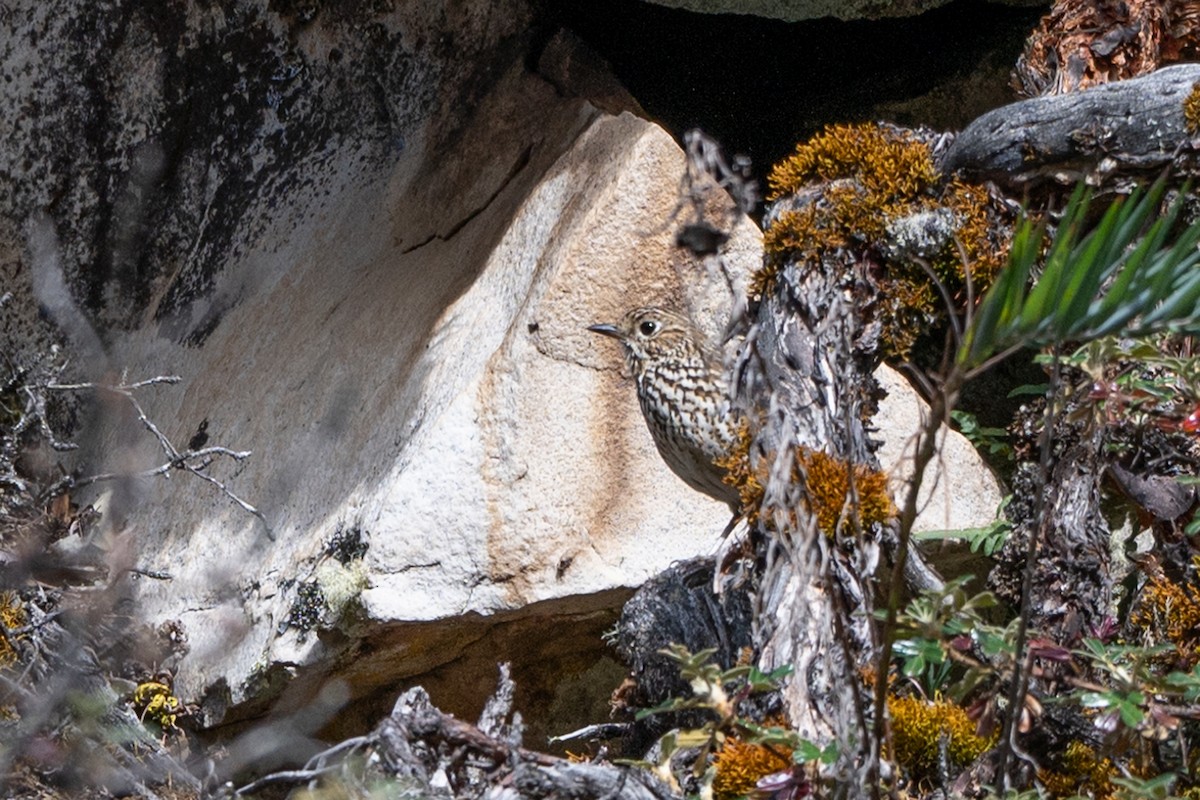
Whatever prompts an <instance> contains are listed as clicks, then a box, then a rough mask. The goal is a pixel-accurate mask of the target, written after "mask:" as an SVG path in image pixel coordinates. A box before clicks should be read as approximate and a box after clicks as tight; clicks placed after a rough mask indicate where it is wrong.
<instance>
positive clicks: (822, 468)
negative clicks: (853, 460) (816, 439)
mask: <svg viewBox="0 0 1200 800" xmlns="http://www.w3.org/2000/svg"><path fill="white" fill-rule="evenodd" d="M797 455H798V462H799V467H800V471H801V472H802V473H803V475H804V486H805V495H806V498H807V501H808V504H809V510H811V511H812V512H813V514H815V515H816V517H817V527H819V528H820V529H821V531H822V532H823V533H824V534H825V535H826V536H833V535H834V534H835V533H836V532H837V529H838V522H839V521H840V520H841V518H842V513H843V512H844V511H845V512H848V513H850V514H853V513H855V512H857V514H858V519H859V522H860V524H861V525H862V527H864V528H867V527H870V526H871V525H873V524H876V523H879V524H882V523H884V522H887V521H888V519H889V518H891V517H892V515H893V514H895V513H896V507H895V506H894V505H893V504H892V498H891V497H890V496H889V495H888V491H887V476H886V475H884V474H883V473H882V472H880V471H878V470H874V469H871V468H870V467H868V466H866V465H865V464H856V465H854V466H853V468H851V467H850V465H849V464H847V463H846V462H845V461H842V460H840V459H837V458H834V457H833V456H831V455H829V454H828V453H824V452H822V451H820V450H809V449H807V448H803V447H802V448H800V450H799V452H798V454H797ZM851 478H853V486H852V485H851ZM852 490H853V492H854V493H855V494H856V495H857V499H858V502H857V504H855V503H850V504H849V506H847V501H848V500H851V499H852V498H851V491H852Z"/></svg>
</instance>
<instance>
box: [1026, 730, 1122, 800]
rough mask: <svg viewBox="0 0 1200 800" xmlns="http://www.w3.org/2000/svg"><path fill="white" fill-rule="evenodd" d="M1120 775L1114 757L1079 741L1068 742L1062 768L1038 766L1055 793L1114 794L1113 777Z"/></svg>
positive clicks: (1104, 797) (1101, 799)
mask: <svg viewBox="0 0 1200 800" xmlns="http://www.w3.org/2000/svg"><path fill="white" fill-rule="evenodd" d="M1116 775H1117V768H1116V766H1114V765H1113V762H1112V761H1111V760H1110V759H1107V758H1100V757H1099V756H1097V755H1096V751H1095V750H1093V749H1092V748H1090V747H1088V746H1087V745H1086V744H1084V743H1083V742H1079V741H1074V742H1071V743H1070V744H1068V745H1067V751H1066V753H1064V754H1063V760H1062V766H1061V768H1060V769H1057V770H1049V769H1042V770H1038V780H1040V781H1041V782H1042V785H1043V786H1045V787H1046V791H1047V792H1049V793H1050V796H1051V797H1077V796H1085V797H1094V798H1096V799H1097V800H1107V798H1111V797H1113V788H1114V787H1113V783H1112V779H1113V778H1114V777H1115V776H1116Z"/></svg>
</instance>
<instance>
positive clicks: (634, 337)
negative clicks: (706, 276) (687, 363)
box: [588, 306, 695, 366]
mask: <svg viewBox="0 0 1200 800" xmlns="http://www.w3.org/2000/svg"><path fill="white" fill-rule="evenodd" d="M588 330H589V331H594V332H595V333H600V334H604V335H605V336H611V337H613V338H614V339H618V340H620V342H621V344H623V345H625V355H626V358H627V359H628V360H629V361H630V363H631V364H632V365H633V366H640V365H643V364H645V363H646V362H647V361H654V360H657V359H660V358H667V357H670V356H677V357H682V356H687V355H689V354H690V353H689V351H691V350H692V349H694V347H695V345H694V343H693V342H692V340H691V325H690V323H689V322H688V320H687V319H686V318H685V317H683V316H681V315H680V314H678V313H676V312H674V311H668V310H667V309H665V308H658V307H656V306H649V307H646V308H635V309H634V310H633V311H630V312H629V313H627V314H626V315H625V316H623V317H621V321H620V322H618V323H616V324H603V325H590V326H588Z"/></svg>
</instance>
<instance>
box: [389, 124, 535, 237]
mask: <svg viewBox="0 0 1200 800" xmlns="http://www.w3.org/2000/svg"><path fill="white" fill-rule="evenodd" d="M532 155H533V145H526V147H525V149H524V150H522V151H521V154H520V155H518V156H517V158H516V160H515V161H514V162H513V165H512V167H510V168H509V170H508V174H507V175H505V176H504V180H502V181H500V185H499V186H497V187H496V189H495V191H493V192H492V193H491V194H490V195H488V198H487V199H486V200H484V201H483V202H482V203H480V204H479V205H478V206H476V207H475V208H473V209H471V211H469V212H468V213H467V214H466V215H465V216H464V217H463V218H462V219H460V220H459V221H458V222H456V223H454V224H453V225H452V226H450V228H449V230H447V231H446V232H445V233H431V234H430V235H429V236H426V237H425V238H424V239H422V240H421V241H419V242H417V243H416V244H412V245H409V246H408V247H406V248H404V249H403V250H401V251H400V254H401V255H407V254H408V253H411V252H413V251H414V250H419V249H421V248H422V247H424V246H425V245H427V244H429V243H430V242H432V241H434V240H437V241H439V242H448V241H450V240H451V239H453V238H454V236H455V235H456V234H457V233H458V232H459V231H461V230H462V229H463V228H465V227H466V226H467V225H468V224H470V222H471V220H473V219H475V218H476V217H478V216H479V215H480V214H482V213H483V212H484V211H486V210H487V208H488V206H490V205H491V204H492V203H493V202H495V200H496V198H497V197H499V196H500V194H501V192H503V191H504V190H505V189H506V188H508V185H509V184H510V183H512V182H513V180H514V179H515V178H516V177H517V175H519V174H520V173H521V170H523V169H525V167H527V166H529V160H530V158H531V157H532Z"/></svg>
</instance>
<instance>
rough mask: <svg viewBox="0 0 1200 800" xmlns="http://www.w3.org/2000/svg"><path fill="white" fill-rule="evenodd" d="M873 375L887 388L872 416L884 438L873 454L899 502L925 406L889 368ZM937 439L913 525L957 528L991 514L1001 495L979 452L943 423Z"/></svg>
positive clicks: (977, 522)
mask: <svg viewBox="0 0 1200 800" xmlns="http://www.w3.org/2000/svg"><path fill="white" fill-rule="evenodd" d="M875 378H876V379H877V380H878V381H879V383H880V384H881V385H882V386H883V388H884V389H885V390H886V391H887V393H888V396H887V398H886V399H884V400H883V401H882V402H881V403H880V404H879V413H878V414H877V415H876V416H875V419H874V421H873V423H874V425H875V427H876V428H878V429H879V431H880V436H881V438H882V439H883V446H882V447H880V449H879V452H878V454H877V455H878V456H879V462H880V465H881V466H882V467H883V469H884V471H886V472H887V473H888V475H889V476H890V481H889V484H890V486H891V489H892V497H894V498H896V502H897V503H900V502H903V500H902V498H903V497H904V493H905V492H907V480H908V479H909V477H910V476H911V475H912V458H913V454H914V453H915V451H916V443H917V440H916V432H917V431H918V430H920V429H921V426H922V425H924V424H925V419H926V417H927V415H928V413H929V407H928V406H927V405H926V404H925V401H924V400H922V399H921V398H920V397H919V396H918V395H917V393H916V391H915V390H914V389H913V388H912V387H911V386H910V385H909V384H908V382H907V381H905V380H904V377H903V376H901V375H900V374H899V373H898V372H896V371H895V370H894V369H892V368H890V367H888V366H886V365H885V366H882V367H880V368H879V369H878V370H876V372H875ZM938 444H939V451H938V453H939V454H938V456H937V457H935V458H934V460H933V461H932V462H931V463H930V465H929V470H928V473H927V474H926V475H925V478H924V480H923V481H922V484H921V493H920V495H918V497H919V500H920V505H919V506H918V516H917V520H916V522H915V523H914V524H913V530H914V531H948V530H961V529H963V528H974V527H982V526H983V525H986V524H987V523H989V522H991V521H992V520H994V519H995V518H996V511H997V509H999V507H1000V501H1001V500H1002V499H1003V495H1002V494H1001V491H1000V485H999V483H998V482H997V480H996V477H995V476H994V475H993V474H992V472H991V470H990V469H988V467H987V465H986V464H984V463H983V460H982V459H981V458H980V456H979V453H978V452H976V450H975V448H974V447H973V446H972V445H971V443H970V442H968V441H967V440H966V438H964V437H963V436H962V434H960V433H957V432H955V431H952V430H949V429H947V428H943V429H942V433H941V435H940V438H939V440H938Z"/></svg>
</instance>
